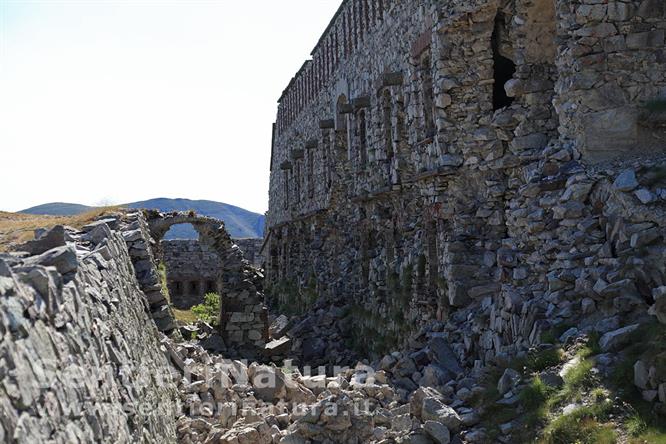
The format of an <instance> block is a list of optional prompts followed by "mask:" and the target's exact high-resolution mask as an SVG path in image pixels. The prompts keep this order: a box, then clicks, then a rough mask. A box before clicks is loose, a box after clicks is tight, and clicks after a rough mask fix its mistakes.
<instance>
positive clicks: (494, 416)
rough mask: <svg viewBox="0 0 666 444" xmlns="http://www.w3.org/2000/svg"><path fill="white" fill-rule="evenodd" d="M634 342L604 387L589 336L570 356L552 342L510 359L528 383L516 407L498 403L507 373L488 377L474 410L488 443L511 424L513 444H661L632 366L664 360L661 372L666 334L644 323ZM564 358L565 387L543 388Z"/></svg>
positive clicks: (657, 421)
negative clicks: (566, 366) (548, 374)
mask: <svg viewBox="0 0 666 444" xmlns="http://www.w3.org/2000/svg"><path fill="white" fill-rule="evenodd" d="M565 330H566V329H565ZM561 333H562V332H555V331H553V332H550V333H549V335H551V338H557V337H559V335H561ZM635 338H636V340H634V341H632V345H631V346H630V347H629V348H628V349H626V350H625V351H623V352H622V354H621V356H624V358H623V359H622V361H621V362H620V363H619V364H617V365H616V366H615V370H614V372H613V375H612V376H611V377H610V378H608V380H604V379H602V378H601V377H600V376H599V374H598V372H597V371H596V370H595V365H596V362H595V359H596V356H597V355H599V354H600V353H601V350H600V348H599V345H598V336H597V335H590V336H589V337H588V340H587V342H586V343H585V344H578V345H576V346H574V347H572V348H570V349H569V352H568V353H565V352H564V350H563V348H561V347H560V346H559V344H557V340H555V339H553V340H552V341H549V342H551V343H552V344H553V345H554V347H553V348H549V349H545V350H541V351H538V352H533V353H530V354H528V355H527V356H525V357H522V358H518V359H514V360H513V361H512V362H511V363H510V364H509V365H508V367H509V368H513V369H514V370H518V371H520V372H521V374H522V377H523V380H524V381H525V383H526V384H525V385H524V386H523V387H522V389H521V390H520V392H519V393H518V404H517V405H512V406H508V405H502V404H498V403H497V401H499V400H501V398H502V397H501V396H500V394H499V392H498V390H497V382H498V381H499V379H500V377H501V376H502V374H503V372H504V370H505V368H503V367H497V368H494V369H492V370H490V371H489V372H488V373H487V375H486V378H485V381H484V386H485V387H484V388H485V391H484V393H483V394H482V395H481V396H479V397H478V398H477V399H476V402H475V406H476V407H477V408H479V409H480V411H482V412H483V414H482V425H483V426H484V427H485V428H486V429H487V430H488V432H489V435H490V438H491V440H492V439H494V438H495V437H497V436H498V435H499V433H500V432H499V431H500V426H501V425H503V424H507V423H509V422H511V423H512V426H513V428H512V432H511V433H512V438H513V439H514V440H515V442H535V441H536V442H539V443H541V444H565V443H581V444H597V443H599V444H612V443H616V442H619V441H620V437H621V436H628V440H629V441H628V442H629V443H630V444H643V443H660V444H666V425H664V422H663V418H659V417H658V416H657V414H656V413H655V412H654V410H653V405H652V404H650V403H647V402H645V401H643V399H642V397H641V393H640V391H639V390H638V389H637V388H636V387H635V386H634V384H633V381H634V378H633V364H634V363H635V362H636V360H637V359H648V356H651V357H652V361H650V362H651V365H654V364H656V365H657V366H659V365H662V363H661V362H660V361H659V360H660V359H663V361H664V362H663V365H664V366H665V368H666V353H664V352H666V329H664V327H663V325H660V324H658V323H657V322H653V323H650V324H646V325H645V326H643V327H642V328H640V329H639V330H638V331H637V332H635ZM638 338H641V340H638ZM542 340H543V336H542ZM565 357H568V360H569V362H570V363H571V366H570V367H569V370H568V371H567V372H566V373H565V375H564V377H563V380H564V381H563V384H562V385H561V386H560V387H556V386H552V385H548V384H546V382H545V381H544V379H543V378H542V377H541V374H543V373H542V372H543V371H545V370H548V371H550V372H551V373H552V372H557V371H559V370H560V369H561V364H562V363H563V362H564V361H565ZM660 357H661V358H660ZM613 399H620V400H621V402H619V403H618V402H614V401H612V400H613ZM565 406H569V408H568V410H569V409H571V408H572V407H573V406H575V407H573V409H572V410H570V411H568V413H567V414H564V413H563V409H564V407H565ZM623 442H624V441H623Z"/></svg>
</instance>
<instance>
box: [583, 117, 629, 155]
mask: <svg viewBox="0 0 666 444" xmlns="http://www.w3.org/2000/svg"><path fill="white" fill-rule="evenodd" d="M581 121H582V128H583V137H584V148H585V154H586V155H587V156H588V157H590V158H591V159H592V160H597V159H599V158H605V157H608V156H613V155H615V154H619V153H622V152H626V151H629V150H631V149H633V148H634V147H635V144H636V143H637V142H638V112H637V111H635V110H634V109H632V108H629V107H625V108H614V109H609V110H605V111H598V112H594V113H590V114H587V115H585V116H583V118H582V119H581Z"/></svg>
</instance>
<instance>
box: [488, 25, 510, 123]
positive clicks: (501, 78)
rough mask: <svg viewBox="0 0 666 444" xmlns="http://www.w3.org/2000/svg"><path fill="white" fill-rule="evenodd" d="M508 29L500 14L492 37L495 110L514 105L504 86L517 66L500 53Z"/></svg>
mask: <svg viewBox="0 0 666 444" xmlns="http://www.w3.org/2000/svg"><path fill="white" fill-rule="evenodd" d="M504 29H506V25H505V23H504V16H503V15H502V14H498V15H497V18H496V19H495V30H494V31H493V36H492V41H491V44H492V48H493V62H494V67H493V78H494V80H495V83H494V85H493V110H494V111H497V110H498V109H502V108H505V107H507V106H510V105H511V104H512V103H513V97H509V96H508V95H507V94H506V90H505V89H504V84H505V83H506V82H508V81H509V80H511V79H512V78H513V75H514V74H515V73H516V64H515V63H513V61H512V60H510V59H508V58H506V57H504V56H503V55H502V54H501V51H500V42H501V38H502V32H503V30H504Z"/></svg>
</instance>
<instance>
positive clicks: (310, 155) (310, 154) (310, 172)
mask: <svg viewBox="0 0 666 444" xmlns="http://www.w3.org/2000/svg"><path fill="white" fill-rule="evenodd" d="M314 192H315V182H314V153H313V150H312V149H310V150H309V151H308V197H309V198H310V199H312V198H313V197H314Z"/></svg>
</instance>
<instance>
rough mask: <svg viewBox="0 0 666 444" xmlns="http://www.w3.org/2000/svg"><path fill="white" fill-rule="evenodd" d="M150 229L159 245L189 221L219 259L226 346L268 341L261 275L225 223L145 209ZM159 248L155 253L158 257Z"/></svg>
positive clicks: (184, 213) (260, 346) (219, 287)
mask: <svg viewBox="0 0 666 444" xmlns="http://www.w3.org/2000/svg"><path fill="white" fill-rule="evenodd" d="M145 214H146V218H147V222H148V225H149V227H150V232H151V234H152V237H153V239H154V240H155V241H156V243H155V246H158V245H162V244H161V240H162V239H163V238H164V235H165V234H166V232H167V231H168V230H169V229H170V228H171V227H172V226H173V225H179V224H191V225H192V226H193V227H194V229H195V230H196V231H197V233H199V242H201V243H202V244H203V245H205V246H206V247H207V248H208V249H210V250H211V251H214V252H215V253H216V255H217V257H218V259H219V262H220V264H221V268H220V270H219V273H218V279H217V283H218V289H219V292H220V297H221V313H220V330H221V332H222V334H223V338H224V340H225V343H226V344H227V345H232V346H238V347H250V348H254V349H256V348H262V349H263V347H264V345H265V344H266V342H267V341H268V309H267V308H266V306H265V305H264V296H263V293H262V288H263V285H262V280H263V276H262V275H261V274H260V273H258V271H257V270H256V269H254V268H253V267H251V266H250V264H249V263H248V262H247V261H246V260H245V259H244V258H243V253H242V251H241V250H240V248H239V247H238V245H236V244H234V242H233V241H232V239H231V237H230V236H229V233H227V231H226V229H225V228H224V222H222V221H221V220H218V219H214V218H211V217H205V216H199V215H196V214H195V213H193V212H171V213H160V212H158V211H154V210H148V211H146V212H145ZM162 254H163V253H162V252H161V251H158V252H156V256H161V255H162Z"/></svg>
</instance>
